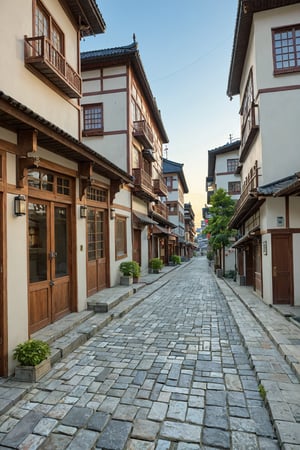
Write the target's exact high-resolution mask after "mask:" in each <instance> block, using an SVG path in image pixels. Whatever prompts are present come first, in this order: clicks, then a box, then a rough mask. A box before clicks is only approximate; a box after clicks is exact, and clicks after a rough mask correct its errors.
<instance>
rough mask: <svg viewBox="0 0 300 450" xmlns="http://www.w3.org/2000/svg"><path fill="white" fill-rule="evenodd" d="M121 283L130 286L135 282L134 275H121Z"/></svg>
mask: <svg viewBox="0 0 300 450" xmlns="http://www.w3.org/2000/svg"><path fill="white" fill-rule="evenodd" d="M120 284H122V285H123V286H130V285H131V284H133V276H132V275H121V277H120Z"/></svg>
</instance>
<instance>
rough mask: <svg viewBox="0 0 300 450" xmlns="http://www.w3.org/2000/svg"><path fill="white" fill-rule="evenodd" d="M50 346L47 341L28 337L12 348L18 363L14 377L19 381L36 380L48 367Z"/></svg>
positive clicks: (49, 366)
mask: <svg viewBox="0 0 300 450" xmlns="http://www.w3.org/2000/svg"><path fill="white" fill-rule="evenodd" d="M50 353H51V350H50V347H49V345H48V344H47V342H43V341H40V340H38V339H29V340H28V341H25V342H23V343H21V344H19V345H17V347H16V348H15V350H14V353H13V358H14V359H16V360H17V361H18V363H19V365H18V366H16V368H15V378H16V379H17V380H19V381H26V382H36V381H38V380H39V379H40V378H42V377H43V376H44V375H45V374H46V373H47V372H48V371H49V370H50V369H51V361H50V358H49V356H50Z"/></svg>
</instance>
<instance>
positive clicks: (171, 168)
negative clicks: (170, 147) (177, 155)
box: [163, 158, 189, 194]
mask: <svg viewBox="0 0 300 450" xmlns="http://www.w3.org/2000/svg"><path fill="white" fill-rule="evenodd" d="M183 166H184V164H181V163H177V162H175V161H170V160H169V159H165V158H163V174H168V173H176V174H177V175H178V177H179V179H180V181H181V184H182V187H183V191H184V193H185V194H187V193H188V192H189V188H188V185H187V182H186V180H185V176H184V173H183Z"/></svg>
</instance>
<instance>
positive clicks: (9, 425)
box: [0, 257, 299, 450]
mask: <svg viewBox="0 0 300 450" xmlns="http://www.w3.org/2000/svg"><path fill="white" fill-rule="evenodd" d="M167 277H168V282H167V283H166V284H165V285H164V286H163V287H161V288H160V289H158V290H157V291H156V292H154V293H153V294H152V295H151V296H149V297H148V298H147V299H145V300H144V301H143V302H142V303H141V304H139V305H138V306H137V307H135V308H134V309H133V310H132V311H131V312H129V313H128V314H127V315H126V316H124V317H123V318H121V319H116V320H113V321H112V322H111V323H109V324H108V325H107V326H106V327H105V328H104V329H103V330H102V331H101V332H99V333H98V334H97V335H96V336H94V337H93V338H91V339H90V340H88V341H87V342H86V343H85V344H84V345H82V346H81V347H79V348H78V349H77V350H75V351H74V352H72V353H71V354H70V355H69V356H67V357H66V358H65V359H63V360H62V361H61V362H59V363H57V364H55V366H54V367H53V368H52V370H51V372H50V373H49V374H48V375H47V376H46V377H44V378H43V380H42V381H41V382H39V383H37V384H35V385H34V387H33V388H32V390H31V391H30V392H29V393H28V394H27V395H26V397H25V398H23V399H22V400H20V401H19V402H18V403H17V404H16V405H15V406H14V407H13V408H11V409H10V410H8V411H7V412H6V413H5V414H4V415H3V416H2V417H1V418H0V450H5V449H6V450H7V449H10V448H13V449H15V448H17V449H20V450H25V449H26V450H34V449H44V450H54V449H59V450H63V449H68V450H75V449H76V450H77V449H80V450H90V449H102V450H123V449H128V450H141V449H143V450H154V449H157V450H197V449H210V448H211V449H224V448H225V449H245V450H246V449H247V450H249V449H263V450H267V449H268V450H275V449H278V448H280V444H279V442H278V438H277V437H276V435H275V431H274V429H273V426H272V423H271V418H270V416H269V413H268V410H267V408H266V407H265V405H264V402H263V399H262V396H263V394H264V393H263V392H260V390H261V389H259V385H258V381H257V378H256V375H255V372H254V370H253V369H252V367H251V365H250V362H249V358H248V354H247V351H246V349H245V347H244V345H243V337H242V336H241V334H240V332H239V330H238V327H237V324H236V322H235V319H234V316H233V314H232V312H231V310H230V308H229V306H228V304H227V302H226V300H225V297H224V295H223V293H222V292H221V290H220V289H219V287H218V284H217V282H216V279H215V277H214V275H213V274H212V272H211V269H210V268H209V267H208V264H207V260H206V258H204V257H203V258H202V257H199V258H194V259H193V260H192V261H191V263H189V264H186V265H184V267H182V268H180V269H179V270H174V271H173V272H170V273H169V274H168V275H167ZM241 308H242V305H241ZM236 311H237V312H236V316H237V317H238V316H239V315H240V316H241V317H244V318H245V315H244V314H243V313H242V309H240V310H238V307H236ZM249 326H250V324H249ZM261 355H262V360H263V355H267V358H268V361H269V363H270V362H272V364H273V367H275V365H276V366H277V368H280V373H282V374H283V376H284V378H283V379H285V380H286V379H288V380H289V382H291V383H294V386H295V387H297V389H298V388H299V382H298V381H297V379H296V377H295V375H294V374H293V372H292V370H291V369H290V367H289V366H288V364H287V363H285V362H284V359H283V358H282V356H280V354H279V353H278V352H277V351H276V349H275V348H273V347H272V346H271V345H266V344H265V343H264V342H263V345H262V349H261ZM297 392H298V393H299V390H298V391H297ZM295 393H296V390H295ZM295 395H296V394H295ZM298 445H299V442H298ZM284 448H292V447H284ZM293 448H295V447H293ZM297 448H298V447H297Z"/></svg>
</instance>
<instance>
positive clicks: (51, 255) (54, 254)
mask: <svg viewBox="0 0 300 450" xmlns="http://www.w3.org/2000/svg"><path fill="white" fill-rule="evenodd" d="M56 257H57V252H49V259H54V258H56Z"/></svg>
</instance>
